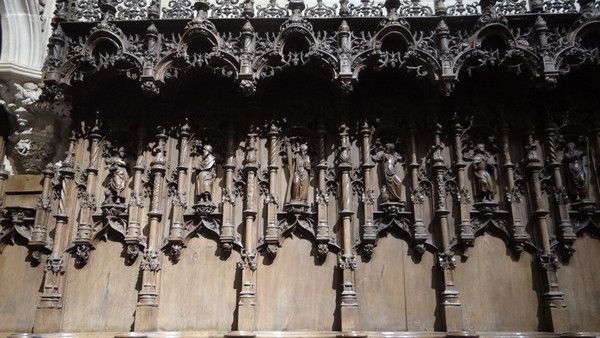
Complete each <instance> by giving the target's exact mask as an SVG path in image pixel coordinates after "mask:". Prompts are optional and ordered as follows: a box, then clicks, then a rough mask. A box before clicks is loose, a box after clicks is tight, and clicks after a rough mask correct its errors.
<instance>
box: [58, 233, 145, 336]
mask: <svg viewBox="0 0 600 338" xmlns="http://www.w3.org/2000/svg"><path fill="white" fill-rule="evenodd" d="M122 250H123V245H122V244H121V243H118V242H113V241H107V242H100V243H98V244H97V245H96V250H94V251H92V254H91V255H90V260H89V262H88V264H87V265H86V266H84V267H83V268H81V269H77V268H75V267H73V266H72V264H70V265H69V267H68V271H67V274H66V275H67V278H66V288H65V302H64V310H63V326H62V328H63V331H129V330H130V329H131V327H132V324H133V314H134V312H135V307H136V303H137V287H136V284H137V282H138V273H139V259H138V261H137V262H136V264H134V265H132V266H126V265H125V263H124V260H123V257H121V252H122Z"/></svg>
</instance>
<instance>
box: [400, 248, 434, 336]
mask: <svg viewBox="0 0 600 338" xmlns="http://www.w3.org/2000/svg"><path fill="white" fill-rule="evenodd" d="M434 259H435V256H434V255H433V254H431V253H429V252H426V253H425V254H423V256H422V257H421V259H420V260H414V259H413V258H412V256H409V255H406V254H405V255H404V287H405V288H406V319H407V321H406V325H407V330H408V331H433V330H434V324H435V323H436V316H435V311H436V303H437V299H436V292H437V291H436V285H437V284H436V283H438V282H437V281H436V280H434V278H435V277H436V276H437V275H439V274H434V273H433V270H434V269H437V267H436V266H435V265H434V262H435V260H434ZM438 320H439V319H438Z"/></svg>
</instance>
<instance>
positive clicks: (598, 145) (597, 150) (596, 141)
mask: <svg viewBox="0 0 600 338" xmlns="http://www.w3.org/2000/svg"><path fill="white" fill-rule="evenodd" d="M592 135H593V136H592V141H591V144H592V146H591V148H592V149H593V150H592V152H593V156H594V157H593V159H594V162H593V163H594V165H593V166H590V167H591V172H592V173H593V174H595V175H596V177H600V126H596V127H595V128H594V129H593V130H592ZM596 193H597V194H598V195H600V182H599V180H598V179H596ZM597 204H598V201H597V202H596V205H597Z"/></svg>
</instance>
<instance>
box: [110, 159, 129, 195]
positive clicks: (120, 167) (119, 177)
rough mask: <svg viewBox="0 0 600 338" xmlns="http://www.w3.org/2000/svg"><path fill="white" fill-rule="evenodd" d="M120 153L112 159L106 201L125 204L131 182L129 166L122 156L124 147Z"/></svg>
mask: <svg viewBox="0 0 600 338" xmlns="http://www.w3.org/2000/svg"><path fill="white" fill-rule="evenodd" d="M118 152H119V155H120V156H115V157H113V159H112V165H111V166H110V168H109V170H110V174H109V179H108V183H107V185H106V188H107V189H106V193H105V195H106V202H105V203H112V204H125V199H126V197H127V193H126V188H127V184H128V183H129V174H127V168H126V164H125V161H123V159H122V157H123V154H124V152H125V151H124V149H119V151H118Z"/></svg>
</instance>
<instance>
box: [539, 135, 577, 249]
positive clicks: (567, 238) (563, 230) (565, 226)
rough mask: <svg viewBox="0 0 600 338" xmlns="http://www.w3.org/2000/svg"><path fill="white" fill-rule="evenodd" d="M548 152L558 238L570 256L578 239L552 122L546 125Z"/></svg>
mask: <svg viewBox="0 0 600 338" xmlns="http://www.w3.org/2000/svg"><path fill="white" fill-rule="evenodd" d="M545 132H546V152H547V153H548V168H549V169H550V174H551V175H552V183H553V185H554V199H555V202H556V207H557V208H556V209H557V210H556V213H557V215H558V216H559V218H560V220H559V223H558V225H557V227H556V237H557V238H556V239H557V240H558V241H559V242H561V244H562V245H563V247H561V248H560V249H561V250H562V251H563V253H565V254H566V255H567V256H570V254H571V252H572V251H573V249H572V245H573V242H575V239H577V236H576V235H575V232H574V231H573V225H572V224H571V220H570V218H569V194H568V193H567V188H566V187H565V186H564V184H563V178H562V174H561V172H560V167H561V163H560V161H559V160H558V155H557V153H556V140H557V135H556V127H555V126H554V124H552V123H548V124H547V125H546V130H545Z"/></svg>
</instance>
